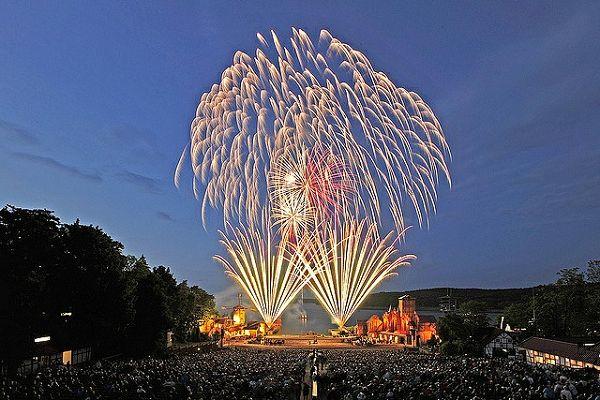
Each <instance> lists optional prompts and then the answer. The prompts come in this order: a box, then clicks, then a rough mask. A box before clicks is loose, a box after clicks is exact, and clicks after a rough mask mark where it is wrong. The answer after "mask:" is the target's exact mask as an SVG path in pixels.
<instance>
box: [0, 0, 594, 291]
mask: <svg viewBox="0 0 600 400" xmlns="http://www.w3.org/2000/svg"><path fill="white" fill-rule="evenodd" d="M322 3H326V4H322ZM375 4H377V5H375ZM598 21H600V2H542V1H538V2H528V3H522V2H472V1H468V2H458V1H453V2H446V1H434V2H418V3H417V2H414V3H413V2H398V1H390V2H372V1H369V2H333V1H328V2H321V1H316V2H310V1H303V2H293V3H291V2H290V3H288V4H287V5H282V4H281V2H279V1H274V2H225V1H223V2H221V1H219V2H214V3H209V2H201V1H197V2H139V3H135V2H130V3H122V2H116V1H115V2H101V1H94V2H91V1H89V2H88V1H79V2H69V1H61V2H51V1H44V2H41V1H39V2H31V3H30V2H8V1H3V2H1V3H0V204H2V205H4V204H12V205H15V206H19V207H26V208H47V209H50V210H54V211H55V212H56V215H58V216H59V217H60V218H61V219H62V220H63V221H65V222H72V221H74V220H75V219H76V218H80V219H81V221H82V223H86V224H93V225H99V226H101V227H102V228H103V229H104V230H105V231H106V232H108V233H109V234H110V235H111V236H113V237H114V238H115V239H117V240H119V241H121V242H122V243H123V244H124V246H125V252H126V253H128V254H134V255H141V254H144V255H145V256H146V257H147V259H148V261H149V262H150V263H151V264H152V265H159V264H164V265H168V266H170V267H171V269H172V270H173V271H174V273H175V275H176V277H177V278H178V279H187V280H189V281H190V282H192V283H194V284H198V285H200V286H202V287H204V288H205V289H207V290H209V291H211V292H221V291H223V290H224V289H226V288H227V287H229V286H231V285H233V283H232V282H231V281H229V280H228V278H226V277H225V274H224V273H223V269H222V267H221V266H220V265H218V264H217V263H215V262H214V261H213V260H212V256H213V255H214V254H216V253H220V252H222V250H221V247H220V245H219V243H218V233H217V232H218V230H219V229H220V228H222V225H221V221H220V220H219V219H218V218H214V219H212V220H211V223H210V224H209V225H208V226H206V229H205V228H204V227H203V226H202V223H201V220H200V214H199V209H200V204H199V203H198V202H197V201H196V200H195V199H194V198H193V196H192V193H191V186H190V184H191V177H188V178H189V179H187V180H186V181H184V182H187V183H189V184H186V185H183V186H182V188H181V189H180V190H178V189H177V188H175V186H174V185H173V179H172V177H173V172H174V169H175V166H176V164H177V161H178V158H179V156H180V153H181V150H182V149H183V147H184V146H185V144H186V142H187V141H188V140H189V126H190V122H191V120H192V118H193V117H194V113H195V110H196V106H197V103H198V101H199V99H200V96H201V95H202V93H204V92H205V91H207V90H209V89H210V87H211V85H212V84H213V83H215V82H218V81H219V78H220V74H221V72H222V71H223V69H224V68H226V67H227V66H228V65H229V64H230V63H231V61H232V57H233V54H234V52H235V51H236V50H243V51H245V52H248V53H253V52H254V50H255V48H256V46H257V45H258V41H257V39H256V32H261V33H263V34H267V33H268V32H269V30H270V29H274V30H275V31H276V32H277V33H278V35H279V36H280V37H281V38H287V37H289V35H290V33H291V27H292V26H295V27H298V28H302V29H304V30H305V31H307V33H309V34H310V35H311V37H314V38H317V37H318V33H319V31H320V30H321V29H323V28H326V29H328V30H329V31H330V32H331V33H332V34H333V35H334V36H335V37H338V38H339V39H341V40H342V41H344V42H346V43H348V44H350V45H351V46H353V47H354V48H355V49H357V50H360V51H362V52H364V53H365V54H366V55H367V56H368V57H369V58H370V60H371V61H372V63H373V65H374V67H375V68H376V69H378V70H381V71H384V72H386V73H387V74H388V76H389V77H390V78H391V79H392V80H393V81H394V82H395V83H396V84H397V85H398V86H403V87H406V88H409V89H411V90H414V91H416V92H418V93H419V94H420V95H422V96H423V98H424V99H425V100H426V101H427V102H428V103H429V104H430V105H431V107H432V108H433V110H434V111H435V112H436V114H437V116H438V118H439V119H440V122H441V124H442V126H443V127H444V130H445V134H446V136H447V138H448V142H449V145H450V148H451V150H452V155H453V160H452V162H451V164H450V169H451V174H452V178H453V186H452V189H448V188H447V186H444V185H441V187H440V198H439V203H438V213H437V215H434V216H432V217H431V218H430V226H429V228H427V227H425V228H423V229H419V228H418V227H414V228H412V229H411V230H410V231H409V233H408V235H407V240H406V243H404V244H403V245H402V247H401V249H402V251H403V252H405V253H412V254H415V255H416V256H417V257H418V259H417V260H416V261H415V262H414V263H413V265H412V266H411V267H409V268H407V269H403V270H401V271H399V275H398V277H396V278H394V279H391V280H388V281H386V282H385V283H384V284H383V285H382V286H381V287H380V289H379V290H397V291H401V290H405V289H414V288H428V287H437V286H453V287H486V288H496V287H525V286H529V285H534V284H540V283H548V282H550V281H552V280H554V279H555V276H556V275H555V274H556V272H557V271H558V270H559V269H560V268H562V267H572V266H582V267H583V266H585V264H586V263H587V260H590V259H598V258H600V68H599V67H598V65H599V63H600V24H599V23H598Z"/></svg>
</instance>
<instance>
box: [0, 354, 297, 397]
mask: <svg viewBox="0 0 600 400" xmlns="http://www.w3.org/2000/svg"><path fill="white" fill-rule="evenodd" d="M306 356H307V351H302V350H291V349H286V350H255V349H239V348H225V349H220V350H215V351H212V352H208V353H192V354H186V355H174V356H171V357H169V358H166V359H160V358H144V359H140V360H128V361H110V362H101V363H96V364H95V365H89V366H84V367H66V366H55V367H50V368H45V369H41V370H38V371H37V372H35V373H33V374H30V375H28V376H20V377H17V378H7V377H2V378H0V399H3V400H13V399H19V400H20V399H39V400H54V399H61V400H63V399H82V400H84V399H89V400H94V399H140V400H144V399H161V400H162V399H204V400H208V399H298V398H299V395H300V391H301V384H302V378H303V374H304V369H305V365H306Z"/></svg>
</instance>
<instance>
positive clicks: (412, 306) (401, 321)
mask: <svg viewBox="0 0 600 400" xmlns="http://www.w3.org/2000/svg"><path fill="white" fill-rule="evenodd" d="M435 322H436V321H435V317H434V316H432V315H419V314H418V313H417V310H416V301H415V299H413V298H412V297H410V296H408V295H405V296H402V297H400V298H399V299H398V307H397V308H392V307H390V309H389V310H388V311H387V312H385V313H383V315H382V316H381V317H380V316H378V315H373V316H371V318H369V319H368V320H367V321H360V322H359V323H358V325H357V326H356V334H357V335H359V336H369V337H370V338H372V339H377V340H378V341H380V342H384V343H403V344H406V345H409V346H418V345H419V344H420V343H425V342H427V341H428V340H429V339H431V338H434V337H437V330H436V324H435Z"/></svg>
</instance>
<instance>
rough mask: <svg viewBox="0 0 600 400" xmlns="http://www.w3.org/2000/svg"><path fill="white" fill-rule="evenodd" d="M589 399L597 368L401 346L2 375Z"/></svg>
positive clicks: (6, 395)
mask: <svg viewBox="0 0 600 400" xmlns="http://www.w3.org/2000/svg"><path fill="white" fill-rule="evenodd" d="M308 368H310V375H311V377H312V379H313V380H316V381H317V382H318V398H319V399H340V400H354V399H356V400H366V399H386V400H389V399H422V400H427V399H431V400H438V399H448V400H451V399H465V400H485V399H513V400H519V399H555V400H559V399H566V400H573V399H585V400H600V382H599V381H598V374H597V372H592V371H584V370H566V369H561V368H558V367H548V366H531V365H527V364H525V363H523V362H519V361H514V360H507V359H489V358H475V357H458V356H456V357H450V356H442V355H437V354H419V353H415V352H404V351H402V350H395V349H376V348H369V349H364V348H363V349H330V350H323V351H322V352H321V351H320V352H316V351H313V352H310V351H308V350H298V349H286V348H278V349H260V350H259V349H251V348H225V349H218V350H214V351H211V352H207V353H189V354H180V355H172V356H170V357H168V358H164V359H161V358H144V359H139V360H117V361H104V362H99V363H95V364H93V365H87V366H83V367H79V366H78V367H67V366H55V367H50V368H45V369H40V370H38V371H36V372H34V373H32V374H29V375H27V376H18V377H16V378H8V377H2V378H0V399H3V400H4V399H6V400H13V399H36V400H37V399H40V400H42V399H44V400H45V399H48V400H54V399H61V400H62V399H82V400H83V399H89V400H94V399H140V400H144V399H204V400H208V399H298V398H299V397H300V395H301V394H302V395H304V398H310V397H312V395H314V394H315V393H313V390H312V389H314V387H310V386H308V385H307V384H306V381H305V379H304V378H305V374H306V371H307V370H308Z"/></svg>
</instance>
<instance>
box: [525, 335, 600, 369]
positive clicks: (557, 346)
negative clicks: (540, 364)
mask: <svg viewBox="0 0 600 400" xmlns="http://www.w3.org/2000/svg"><path fill="white" fill-rule="evenodd" d="M519 347H521V348H523V349H527V350H535V351H539V352H542V353H548V354H553V355H555V356H559V357H565V358H570V359H571V360H576V361H583V362H585V363H590V364H593V365H600V344H597V345H595V346H592V347H584V346H581V345H578V344H577V343H569V342H563V341H560V340H552V339H544V338H540V337H536V336H532V337H530V338H529V339H527V340H525V341H524V342H522V343H521V344H519Z"/></svg>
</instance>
